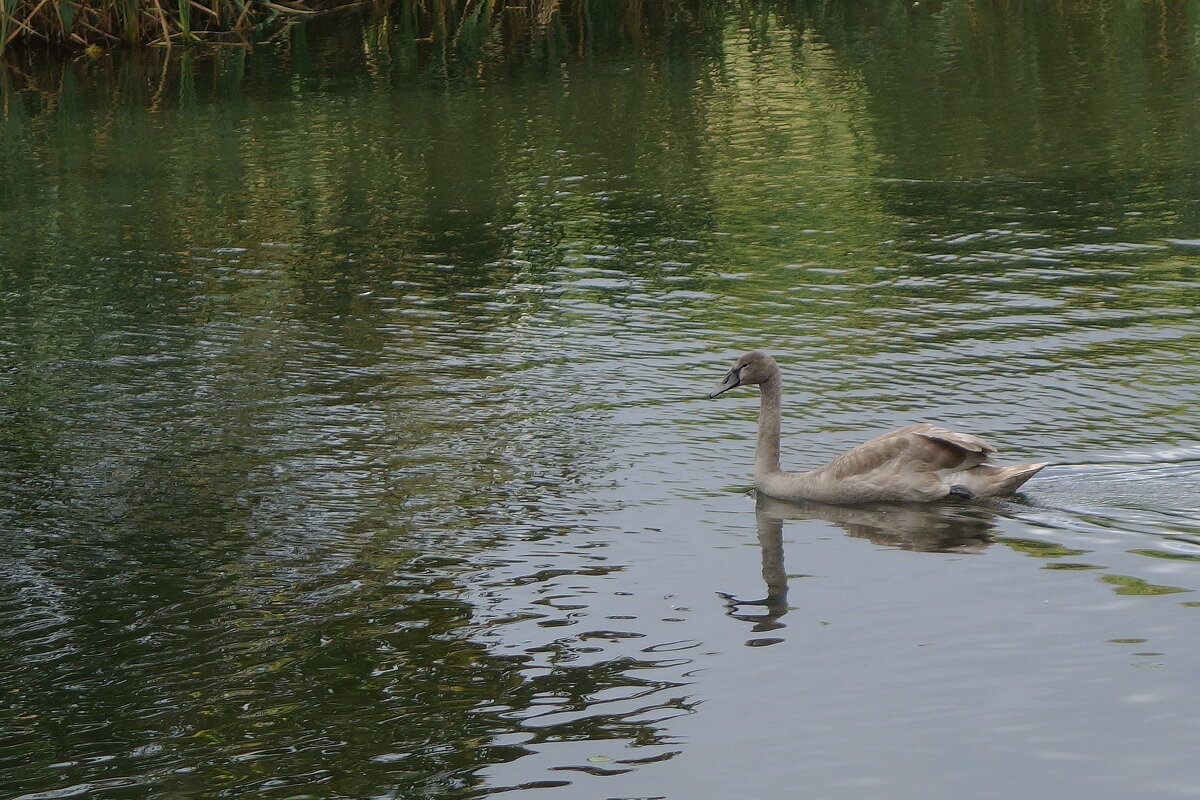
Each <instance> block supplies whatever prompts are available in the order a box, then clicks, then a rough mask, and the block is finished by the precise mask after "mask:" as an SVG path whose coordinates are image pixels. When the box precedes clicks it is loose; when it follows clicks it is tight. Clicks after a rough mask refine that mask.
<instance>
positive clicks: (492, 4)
mask: <svg viewBox="0 0 1200 800" xmlns="http://www.w3.org/2000/svg"><path fill="white" fill-rule="evenodd" d="M602 1H603V3H604V4H605V5H606V6H611V7H613V8H614V9H621V10H624V11H629V10H630V9H631V8H634V7H640V6H641V5H642V3H643V0H602ZM565 2H566V3H567V4H569V5H574V6H587V5H588V3H589V0H565ZM563 4H564V0H0V53H2V52H3V51H4V48H5V47H11V46H13V45H14V44H16V43H20V44H23V45H25V46H35V47H36V46H39V45H40V46H42V47H63V48H68V49H87V48H93V49H95V48H99V49H100V50H109V49H112V48H116V47H129V46H135V45H156V46H168V47H169V46H172V45H176V44H181V43H184V42H192V41H209V42H214V43H248V42H253V41H256V40H261V39H262V38H266V37H268V36H270V35H271V34H272V33H273V32H275V31H277V30H278V29H279V28H280V27H281V26H284V25H287V24H290V23H295V22H299V21H302V20H304V19H306V18H311V17H313V16H315V15H319V14H324V13H328V12H331V11H335V10H338V9H343V8H348V7H354V6H366V7H369V8H371V9H372V10H374V11H375V12H376V16H386V17H390V18H392V19H397V18H399V19H402V20H404V21H405V23H406V25H405V27H409V28H411V29H412V31H413V32H414V34H415V35H416V36H417V37H418V38H420V39H426V40H436V41H446V40H456V41H463V42H467V41H475V42H479V41H482V40H483V39H485V38H486V36H487V34H488V33H490V32H494V31H495V30H496V29H497V28H498V27H501V26H506V27H510V26H513V25H516V26H517V27H522V26H524V27H535V28H536V27H538V26H545V25H546V24H548V23H549V22H550V21H551V20H553V19H554V18H555V16H556V15H557V14H558V13H559V11H560V6H561V5H563ZM658 4H661V5H664V6H668V7H669V6H671V5H673V4H674V0H658Z"/></svg>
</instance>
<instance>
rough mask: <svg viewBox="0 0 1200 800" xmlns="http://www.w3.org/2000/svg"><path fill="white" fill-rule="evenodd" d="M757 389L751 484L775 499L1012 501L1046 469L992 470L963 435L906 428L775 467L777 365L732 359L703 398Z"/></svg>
mask: <svg viewBox="0 0 1200 800" xmlns="http://www.w3.org/2000/svg"><path fill="white" fill-rule="evenodd" d="M754 383H757V384H758V385H759V387H760V390H761V392H762V401H761V406H760V410H759V414H758V446H757V448H756V449H755V453H754V485H755V486H757V487H758V489H759V491H761V492H763V493H764V494H767V495H769V496H771V497H775V498H778V499H780V500H816V501H818V502H821V503H871V502H894V501H929V500H941V499H943V498H946V497H966V498H974V497H996V496H999V495H1005V494H1012V493H1013V492H1015V491H1016V490H1017V488H1018V487H1020V486H1021V484H1023V483H1025V481H1027V480H1029V479H1030V478H1032V477H1033V476H1034V475H1036V474H1037V473H1038V472H1039V471H1040V470H1041V469H1042V468H1043V467H1045V466H1046V464H1047V463H1048V462H1045V463H1041V464H1018V465H1016V466H1012V467H997V466H993V465H991V464H989V463H988V456H990V455H991V454H992V453H994V452H996V450H995V448H993V447H992V446H991V445H989V444H988V443H987V442H985V441H983V440H982V439H980V438H978V437H976V436H971V435H970V434H966V433H955V432H954V431H951V430H946V429H945V428H939V427H937V426H936V425H929V424H927V423H918V424H916V425H909V426H907V427H904V428H900V429H899V430H895V431H892V432H891V433H887V434H884V435H883V436H879V437H877V438H875V439H871V440H870V441H868V442H864V443H863V444H860V445H859V446H858V447H855V448H854V449H853V450H849V451H847V452H845V453H843V454H842V455H840V456H838V457H837V458H835V459H834V460H833V461H830V462H829V463H828V464H826V465H825V466H823V467H818V468H817V469H814V470H810V471H808V472H784V471H783V470H782V469H780V468H779V422H780V417H781V413H780V401H781V399H782V391H781V385H782V380H781V378H780V373H779V365H778V364H777V363H775V359H773V358H771V357H770V356H769V355H767V354H766V353H764V352H762V351H761V350H755V351H754V352H751V353H746V355H744V356H742V357H741V358H739V359H738V360H737V361H735V362H734V364H733V369H731V370H729V374H727V375H726V376H725V380H723V381H721V383H720V384H719V385H718V386H717V387H716V388H715V389H714V390H713V391H712V392H711V393H710V394H709V395H708V396H709V397H716V396H717V395H719V394H721V393H722V392H726V391H728V390H730V389H733V388H735V387H737V386H748V385H750V384H754Z"/></svg>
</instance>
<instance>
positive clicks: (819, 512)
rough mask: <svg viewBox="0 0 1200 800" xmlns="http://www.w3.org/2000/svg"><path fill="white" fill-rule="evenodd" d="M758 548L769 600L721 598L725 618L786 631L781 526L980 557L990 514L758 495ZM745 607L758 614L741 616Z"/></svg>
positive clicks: (943, 506) (758, 629)
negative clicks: (797, 524)
mask: <svg viewBox="0 0 1200 800" xmlns="http://www.w3.org/2000/svg"><path fill="white" fill-rule="evenodd" d="M754 519H755V523H756V526H757V528H758V544H759V546H760V547H761V548H762V576H763V582H764V583H765V584H766V585H767V595H766V597H764V598H762V599H761V600H739V599H738V598H736V597H734V596H733V595H731V594H726V593H724V592H720V593H719V594H720V595H721V597H723V598H724V599H725V605H726V608H727V610H726V613H727V614H728V615H729V616H731V617H733V618H734V619H739V620H745V621H749V622H754V623H756V624H755V626H754V630H755V631H756V632H762V631H769V630H775V629H777V628H782V627H784V625H783V623H782V622H780V621H779V618H780V617H782V616H783V615H784V614H786V613H787V612H788V604H787V592H788V584H787V571H786V570H785V569H784V567H783V522H784V520H790V519H796V520H804V519H817V520H824V521H826V522H831V523H833V524H834V525H837V526H838V527H839V528H842V529H843V530H845V531H846V533H848V534H850V535H851V536H852V537H854V538H856V539H868V540H870V541H871V542H874V543H875V544H879V545H884V546H886V547H895V548H898V549H900V550H915V551H919V552H932V553H978V552H981V551H982V550H983V549H984V548H986V547H987V546H988V545H989V544H991V541H992V538H991V532H992V530H993V529H994V527H995V526H994V525H993V524H992V513H991V512H990V511H988V509H986V508H981V507H980V506H978V505H970V506H965V505H958V504H953V503H946V504H928V503H923V504H920V505H917V504H913V503H873V504H870V505H861V506H832V505H828V504H826V503H815V502H785V501H782V500H776V499H774V498H772V497H767V496H766V495H765V494H763V493H761V492H759V493H758V499H757V502H756V505H755V508H754ZM748 606H754V607H759V608H761V609H762V610H761V611H755V612H750V611H746V610H744V609H745V608H746V607H748Z"/></svg>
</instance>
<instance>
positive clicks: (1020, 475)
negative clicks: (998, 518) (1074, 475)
mask: <svg viewBox="0 0 1200 800" xmlns="http://www.w3.org/2000/svg"><path fill="white" fill-rule="evenodd" d="M1049 465H1050V462H1049V461H1043V462H1042V463H1040V464H1017V465H1015V466H1012V467H993V466H991V465H987V464H981V465H980V466H978V467H975V468H973V469H971V470H970V471H969V472H968V473H967V474H968V475H970V477H971V480H970V481H969V482H968V483H967V487H968V488H969V489H971V490H972V491H973V492H975V494H976V495H978V496H979V497H1000V496H1002V495H1006V494H1012V493H1013V492H1015V491H1016V490H1017V489H1020V488H1021V485H1022V484H1024V483H1025V481H1027V480H1029V479H1030V478H1032V477H1033V476H1034V475H1037V474H1038V473H1039V472H1041V471H1042V470H1043V469H1045V468H1046V467H1047V466H1049Z"/></svg>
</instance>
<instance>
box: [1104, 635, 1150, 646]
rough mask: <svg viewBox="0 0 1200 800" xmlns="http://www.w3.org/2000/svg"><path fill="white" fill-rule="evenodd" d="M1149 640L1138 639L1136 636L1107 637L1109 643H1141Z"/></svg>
mask: <svg viewBox="0 0 1200 800" xmlns="http://www.w3.org/2000/svg"><path fill="white" fill-rule="evenodd" d="M1147 641H1149V640H1148V639H1138V638H1136V637H1134V638H1129V639H1109V640H1108V643H1109V644H1142V643H1143V642H1147Z"/></svg>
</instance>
